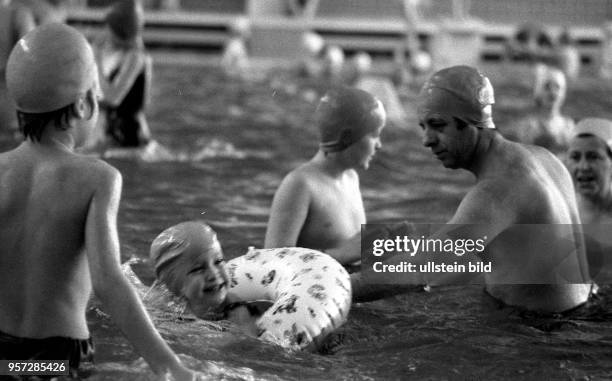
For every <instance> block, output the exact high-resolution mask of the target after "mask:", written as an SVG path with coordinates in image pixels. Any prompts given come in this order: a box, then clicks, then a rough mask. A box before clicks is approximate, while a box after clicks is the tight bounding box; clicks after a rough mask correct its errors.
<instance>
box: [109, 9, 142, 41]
mask: <svg viewBox="0 0 612 381" xmlns="http://www.w3.org/2000/svg"><path fill="white" fill-rule="evenodd" d="M106 23H107V24H108V26H109V28H110V29H111V30H112V31H113V33H114V34H116V35H117V36H118V37H119V38H121V39H122V40H131V39H133V38H134V37H136V36H138V35H140V33H142V29H143V28H144V10H143V9H142V5H141V4H140V1H138V0H121V1H118V2H116V3H115V4H114V5H113V7H112V8H111V10H110V11H109V12H108V13H107V15H106Z"/></svg>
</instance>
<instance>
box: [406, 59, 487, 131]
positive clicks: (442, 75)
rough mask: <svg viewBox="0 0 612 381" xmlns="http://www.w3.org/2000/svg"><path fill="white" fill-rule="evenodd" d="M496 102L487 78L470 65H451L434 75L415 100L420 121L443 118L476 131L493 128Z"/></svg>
mask: <svg viewBox="0 0 612 381" xmlns="http://www.w3.org/2000/svg"><path fill="white" fill-rule="evenodd" d="M494 103H495V97H494V94H493V87H492V86H491V83H490V82H489V79H488V78H487V77H485V76H484V75H483V74H482V73H480V72H479V71H478V70H477V69H475V68H473V67H470V66H453V67H449V68H446V69H442V70H440V71H438V72H436V73H434V74H433V75H432V76H431V77H430V78H429V79H428V80H427V82H425V84H424V85H423V88H422V89H421V92H420V93H419V99H418V113H419V119H425V118H427V117H428V116H434V115H444V116H450V117H454V118H457V119H459V120H462V121H464V122H465V123H467V124H471V125H474V126H476V127H479V128H495V124H494V123H493V118H492V108H491V105H493V104H494Z"/></svg>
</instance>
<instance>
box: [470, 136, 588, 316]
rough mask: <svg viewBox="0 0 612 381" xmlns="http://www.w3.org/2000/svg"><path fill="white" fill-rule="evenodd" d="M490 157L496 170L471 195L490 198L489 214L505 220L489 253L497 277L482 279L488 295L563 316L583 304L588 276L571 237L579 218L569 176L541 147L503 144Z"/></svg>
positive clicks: (579, 246)
mask: <svg viewBox="0 0 612 381" xmlns="http://www.w3.org/2000/svg"><path fill="white" fill-rule="evenodd" d="M491 154H492V155H495V157H489V158H488V159H489V160H492V161H494V162H495V164H493V165H492V169H494V170H492V171H487V172H485V174H484V176H482V177H481V178H480V179H479V182H478V184H477V185H476V187H475V188H474V190H473V192H476V193H478V192H482V191H483V190H484V192H492V193H494V194H495V197H494V199H495V201H494V202H492V203H490V205H489V207H491V208H493V209H496V210H497V213H498V214H499V215H505V216H504V217H502V218H499V216H498V218H497V220H501V221H502V222H501V224H503V225H505V226H500V230H501V232H500V233H499V234H498V235H497V236H496V237H495V239H494V240H492V241H491V242H490V243H489V245H488V251H487V255H489V256H490V258H491V259H492V260H493V261H494V262H493V263H495V266H496V268H497V271H493V272H492V273H491V274H487V279H486V281H487V290H488V291H489V293H491V294H492V295H493V296H495V297H497V298H499V299H501V300H503V301H504V302H506V303H507V304H510V305H520V306H523V307H526V308H529V309H535V310H547V311H562V310H565V309H569V308H572V307H575V306H576V305H577V304H580V303H582V302H584V301H585V300H586V299H585V298H586V297H587V296H588V290H589V286H588V285H587V283H588V275H587V274H588V272H586V260H585V254H584V247H583V245H582V244H581V242H579V241H578V240H579V238H576V236H575V235H574V234H575V233H579V232H577V231H575V229H577V228H579V227H580V218H579V216H578V210H577V205H576V200H575V195H574V188H573V184H572V180H571V177H570V175H569V173H568V172H567V170H566V169H565V167H564V166H563V164H562V163H561V162H560V161H559V160H558V159H557V158H556V157H555V156H554V155H552V154H551V153H549V152H548V151H547V150H545V149H542V148H540V147H535V146H526V145H521V144H516V143H511V142H507V141H503V142H501V143H500V146H499V147H497V149H496V151H493V152H491ZM489 173H490V174H491V175H490V176H489ZM468 196H469V195H468ZM466 199H469V198H467V197H466ZM533 283H537V284H533ZM580 283H584V284H580Z"/></svg>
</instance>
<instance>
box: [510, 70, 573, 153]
mask: <svg viewBox="0 0 612 381" xmlns="http://www.w3.org/2000/svg"><path fill="white" fill-rule="evenodd" d="M566 94H567V81H566V79H565V75H564V74H563V72H562V71H561V70H559V69H557V68H553V67H549V66H544V65H541V66H539V69H538V70H537V75H536V83H535V87H534V92H533V99H534V109H533V111H532V115H530V116H528V117H527V118H526V119H525V120H524V121H520V122H519V123H517V126H516V127H517V128H518V130H516V131H515V133H516V135H518V140H519V141H520V142H522V143H526V144H535V145H539V146H542V147H544V148H547V149H549V150H550V151H552V152H553V153H561V152H565V150H566V149H567V146H568V144H569V141H570V139H571V137H572V136H573V131H574V121H573V120H572V118H570V117H568V116H566V115H563V114H562V113H561V107H562V106H563V103H564V102H565V96H566Z"/></svg>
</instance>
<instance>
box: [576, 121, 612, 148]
mask: <svg viewBox="0 0 612 381" xmlns="http://www.w3.org/2000/svg"><path fill="white" fill-rule="evenodd" d="M579 135H593V136H597V137H598V138H600V139H601V140H603V141H604V142H605V143H606V144H607V145H608V148H610V150H612V121H610V120H608V119H602V118H586V119H582V120H581V121H580V122H578V124H577V125H576V127H575V128H574V137H576V136H579Z"/></svg>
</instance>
